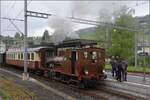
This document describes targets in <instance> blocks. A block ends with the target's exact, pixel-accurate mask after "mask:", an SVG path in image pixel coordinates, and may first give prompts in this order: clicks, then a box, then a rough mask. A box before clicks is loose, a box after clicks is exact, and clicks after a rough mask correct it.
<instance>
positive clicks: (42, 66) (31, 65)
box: [6, 39, 106, 88]
mask: <svg viewBox="0 0 150 100" xmlns="http://www.w3.org/2000/svg"><path fill="white" fill-rule="evenodd" d="M96 45H97V42H96V41H93V40H83V39H74V40H66V41H62V42H61V43H59V44H57V45H54V44H50V45H36V46H31V47H29V48H28V69H29V70H32V71H34V72H38V73H40V74H41V75H44V76H46V77H48V78H52V79H55V80H59V81H63V82H66V83H67V84H72V85H76V86H79V87H80V88H88V87H94V86H96V83H97V82H98V81H99V80H103V79H105V78H106V75H105V73H104V66H105V50H104V49H103V48H98V47H96ZM23 60H24V53H23V49H21V48H12V49H8V50H7V51H6V64H7V65H15V66H17V67H20V68H23Z"/></svg>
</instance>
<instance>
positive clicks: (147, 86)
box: [106, 78, 150, 88]
mask: <svg viewBox="0 0 150 100" xmlns="http://www.w3.org/2000/svg"><path fill="white" fill-rule="evenodd" d="M106 80H109V81H114V82H117V80H114V79H111V78H107V79H106ZM118 83H119V82H118ZM121 83H122V82H121ZM123 83H128V84H132V85H138V86H143V87H146V88H150V86H149V85H144V84H139V83H133V82H123Z"/></svg>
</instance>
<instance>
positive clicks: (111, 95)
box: [5, 67, 140, 100]
mask: <svg viewBox="0 0 150 100" xmlns="http://www.w3.org/2000/svg"><path fill="white" fill-rule="evenodd" d="M5 69H7V70H9V71H13V72H15V73H17V74H18V73H19V74H21V73H22V71H21V70H17V69H14V68H10V67H5ZM30 76H31V77H33V78H34V79H36V80H38V81H40V82H42V83H44V84H46V85H48V86H50V87H53V88H55V89H57V90H59V91H61V92H64V93H66V94H68V95H69V96H71V97H73V98H75V99H77V100H140V98H138V99H137V97H133V96H130V95H128V94H124V93H118V92H115V91H111V90H108V89H103V88H96V89H84V90H83V89H78V88H77V87H74V86H68V85H67V84H63V83H61V82H58V81H55V80H51V79H47V78H45V77H41V76H38V75H35V74H33V73H30Z"/></svg>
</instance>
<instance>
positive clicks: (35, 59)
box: [6, 46, 54, 70]
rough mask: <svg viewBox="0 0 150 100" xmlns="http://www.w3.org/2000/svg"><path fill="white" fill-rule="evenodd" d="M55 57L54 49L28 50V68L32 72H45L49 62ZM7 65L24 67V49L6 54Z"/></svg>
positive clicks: (31, 48) (39, 48) (9, 50)
mask: <svg viewBox="0 0 150 100" xmlns="http://www.w3.org/2000/svg"><path fill="white" fill-rule="evenodd" d="M52 56H54V54H53V48H52V47H45V46H38V47H30V48H28V53H27V59H28V60H27V64H28V65H27V66H28V69H32V70H43V69H44V68H46V66H47V64H46V63H47V60H48V59H49V58H51V57H52ZM6 64H7V65H15V66H17V67H23V66H24V49H23V48H12V49H8V51H7V52H6Z"/></svg>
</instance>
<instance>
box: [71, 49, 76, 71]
mask: <svg viewBox="0 0 150 100" xmlns="http://www.w3.org/2000/svg"><path fill="white" fill-rule="evenodd" d="M76 54H77V52H76V51H72V52H71V72H72V74H75V65H76V60H77V56H76Z"/></svg>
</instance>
